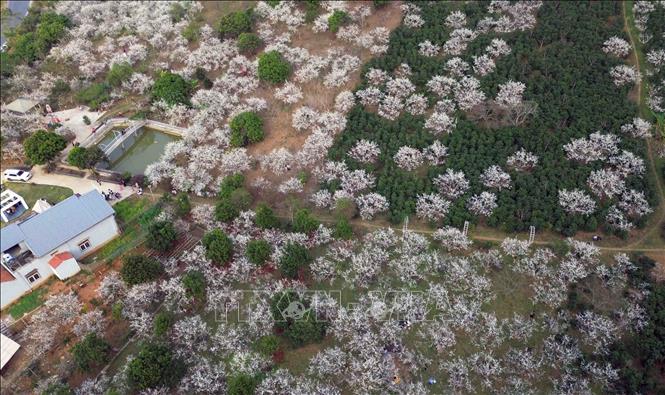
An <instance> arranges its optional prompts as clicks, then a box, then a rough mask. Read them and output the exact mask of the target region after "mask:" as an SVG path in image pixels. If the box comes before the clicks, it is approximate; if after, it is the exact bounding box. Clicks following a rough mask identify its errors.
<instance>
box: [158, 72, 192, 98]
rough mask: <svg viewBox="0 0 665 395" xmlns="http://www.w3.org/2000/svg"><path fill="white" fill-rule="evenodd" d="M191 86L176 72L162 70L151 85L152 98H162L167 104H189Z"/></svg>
mask: <svg viewBox="0 0 665 395" xmlns="http://www.w3.org/2000/svg"><path fill="white" fill-rule="evenodd" d="M191 89H192V86H191V84H190V83H189V82H187V81H185V79H184V78H182V77H181V76H180V75H178V74H173V73H170V72H168V71H164V72H162V73H161V74H160V75H159V78H158V79H157V81H155V84H154V85H153V86H152V100H153V101H159V100H163V101H164V102H166V103H167V104H169V105H174V104H185V105H187V106H188V105H189V104H190V103H189V94H190V92H191Z"/></svg>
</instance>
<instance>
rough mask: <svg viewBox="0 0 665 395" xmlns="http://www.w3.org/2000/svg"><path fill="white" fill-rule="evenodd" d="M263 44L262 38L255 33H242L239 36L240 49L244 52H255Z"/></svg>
mask: <svg viewBox="0 0 665 395" xmlns="http://www.w3.org/2000/svg"><path fill="white" fill-rule="evenodd" d="M262 44H263V41H262V40H261V38H260V37H259V36H258V35H257V34H254V33H241V34H240V35H239V36H238V51H240V52H241V53H244V54H254V53H256V51H257V50H258V49H259V47H260V46H261V45H262Z"/></svg>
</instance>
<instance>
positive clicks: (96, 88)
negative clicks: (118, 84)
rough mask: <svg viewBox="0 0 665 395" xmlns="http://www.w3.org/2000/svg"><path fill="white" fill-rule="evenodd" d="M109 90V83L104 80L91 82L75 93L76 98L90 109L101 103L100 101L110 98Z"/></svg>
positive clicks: (96, 107) (97, 106) (94, 108)
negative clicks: (95, 82) (96, 82)
mask: <svg viewBox="0 0 665 395" xmlns="http://www.w3.org/2000/svg"><path fill="white" fill-rule="evenodd" d="M110 90H111V89H110V87H109V85H108V84H107V83H105V82H100V83H98V84H92V85H90V86H88V87H87V88H85V89H83V90H81V91H79V93H77V94H76V100H78V101H79V102H80V103H82V104H86V105H88V106H89V107H90V108H91V109H93V110H96V109H98V108H99V106H101V105H102V103H104V102H105V101H108V100H110V99H111V95H110V94H109V92H110Z"/></svg>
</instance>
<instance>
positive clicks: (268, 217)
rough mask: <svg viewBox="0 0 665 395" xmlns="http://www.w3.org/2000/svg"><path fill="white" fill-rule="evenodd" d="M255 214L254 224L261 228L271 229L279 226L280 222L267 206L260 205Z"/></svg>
mask: <svg viewBox="0 0 665 395" xmlns="http://www.w3.org/2000/svg"><path fill="white" fill-rule="evenodd" d="M255 212H256V216H255V217H254V223H255V224H256V226H258V227H259V228H263V229H271V228H276V227H278V226H279V220H278V219H277V217H276V216H275V214H274V213H273V211H272V209H271V208H270V207H268V205H267V204H265V203H261V204H259V205H258V206H257V207H256V210H255Z"/></svg>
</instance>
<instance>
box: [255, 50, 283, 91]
mask: <svg viewBox="0 0 665 395" xmlns="http://www.w3.org/2000/svg"><path fill="white" fill-rule="evenodd" d="M258 72H259V79H260V80H261V81H268V82H270V83H273V84H279V83H282V82H284V81H286V79H287V78H289V75H290V74H291V65H290V64H289V62H287V61H286V59H284V57H283V56H282V54H280V53H279V52H277V51H274V50H273V51H269V52H264V53H262V54H261V55H260V56H259V69H258Z"/></svg>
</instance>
